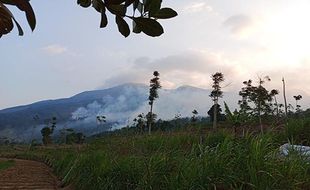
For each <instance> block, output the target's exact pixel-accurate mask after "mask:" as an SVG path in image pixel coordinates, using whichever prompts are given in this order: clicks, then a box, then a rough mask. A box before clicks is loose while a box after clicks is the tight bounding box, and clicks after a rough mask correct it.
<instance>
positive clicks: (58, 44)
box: [0, 0, 310, 109]
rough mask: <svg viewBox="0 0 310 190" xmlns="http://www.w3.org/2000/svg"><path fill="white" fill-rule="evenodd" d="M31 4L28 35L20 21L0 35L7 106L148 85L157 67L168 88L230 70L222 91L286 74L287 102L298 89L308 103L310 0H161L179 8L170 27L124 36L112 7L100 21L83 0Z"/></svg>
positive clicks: (204, 84)
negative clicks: (33, 23)
mask: <svg viewBox="0 0 310 190" xmlns="http://www.w3.org/2000/svg"><path fill="white" fill-rule="evenodd" d="M31 3H32V6H33V8H34V10H35V13H36V17H37V27H36V29H35V31H34V32H31V31H30V29H29V27H28V26H27V24H26V22H25V18H24V15H23V14H21V13H20V12H18V11H14V13H16V17H17V20H18V21H20V23H21V24H22V26H23V28H24V30H25V35H24V36H22V37H19V36H18V35H17V31H16V29H15V30H14V31H13V32H12V33H10V34H9V35H6V36H3V37H2V38H1V39H0V68H1V69H0V109H4V108H8V107H12V106H16V105H23V104H29V103H33V102H36V101H40V100H46V99H57V98H64V97H70V96H73V95H75V94H77V93H80V92H82V91H86V90H95V89H103V88H108V87H112V86H115V85H118V84H122V83H128V82H139V83H146V84H147V83H148V81H149V79H150V78H151V77H152V72H153V71H154V70H158V71H159V72H160V74H161V81H162V85H163V87H164V88H175V87H178V86H181V85H193V86H197V87H201V88H206V89H208V88H211V82H212V81H211V78H210V76H211V74H212V73H215V72H223V73H224V75H225V82H224V83H225V84H224V85H225V88H224V90H225V91H235V92H236V93H238V91H239V90H240V88H241V86H242V82H243V81H245V80H248V79H253V81H257V80H258V77H264V76H266V75H268V76H270V78H271V82H268V83H267V84H266V86H267V87H268V88H269V89H273V88H275V89H281V85H282V81H281V80H282V77H285V79H286V84H287V90H288V94H289V101H293V98H292V96H293V95H297V94H301V95H303V97H304V99H303V100H302V102H301V103H302V104H303V105H306V106H307V105H309V101H310V98H309V96H310V85H308V84H309V83H310V77H308V76H309V75H310V47H309V46H310V35H309V34H310V24H309V23H308V20H309V18H310V12H309V10H310V1H309V0H298V1H296V0H272V1H270V0H256V1H248V0H234V1H231V0H190V1H188V0H178V1H175V0H164V1H163V5H162V6H163V7H172V8H173V9H175V10H176V11H177V12H178V14H179V16H178V17H176V18H173V19H169V20H160V23H161V24H162V25H163V27H164V29H165V33H164V34H163V35H162V36H160V37H158V38H152V37H148V36H146V35H144V34H139V35H137V34H131V35H130V36H129V37H128V38H124V37H123V36H122V35H121V34H119V33H118V30H117V27H116V25H115V23H114V18H113V17H111V16H109V25H108V27H107V28H105V29H100V28H99V23H100V15H99V14H98V13H97V12H96V11H94V10H93V9H84V8H82V7H79V6H78V5H77V4H76V1H63V0H53V1H52V0H46V1H41V0H31ZM207 96H208V95H206V97H207ZM224 96H225V94H224ZM227 98H229V97H227Z"/></svg>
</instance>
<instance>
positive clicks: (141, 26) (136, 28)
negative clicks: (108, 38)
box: [77, 0, 178, 37]
mask: <svg viewBox="0 0 310 190" xmlns="http://www.w3.org/2000/svg"><path fill="white" fill-rule="evenodd" d="M77 3H78V4H79V5H80V6H82V7H84V8H88V7H90V6H92V7H93V8H94V9H95V10H96V11H97V12H98V13H99V14H100V15H101V21H100V28H105V27H106V26H107V25H108V17H107V12H109V13H110V14H112V15H113V16H114V17H115V23H116V24H117V27H118V31H119V32H120V33H121V34H122V35H123V36H124V37H128V36H129V35H130V27H129V24H128V23H127V21H126V20H125V18H127V19H130V20H132V32H133V33H137V34H138V33H141V32H143V33H145V34H146V35H148V36H152V37H156V36H160V35H162V34H163V33H164V29H163V27H162V26H161V24H160V23H159V22H158V21H157V19H170V18H173V17H175V16H177V15H178V14H177V12H176V11H174V10H173V9H171V8H167V7H164V8H162V0H142V1H141V0H77ZM129 7H132V12H130V11H128V8H129ZM130 13H131V14H130ZM136 13H137V14H136ZM129 14H130V15H129Z"/></svg>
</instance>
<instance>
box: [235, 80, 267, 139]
mask: <svg viewBox="0 0 310 190" xmlns="http://www.w3.org/2000/svg"><path fill="white" fill-rule="evenodd" d="M258 79H259V81H258V86H253V85H252V80H248V81H244V82H243V84H244V85H245V87H243V88H242V89H241V91H240V92H239V95H240V96H241V97H242V100H240V101H239V105H240V108H241V112H243V113H247V114H252V115H257V117H258V119H259V124H260V128H261V132H262V133H263V124H262V114H269V113H270V112H271V107H270V102H271V100H272V98H271V96H270V94H269V92H268V90H267V89H266V88H265V87H264V86H263V84H264V83H265V82H266V81H270V78H269V77H268V76H265V77H264V78H261V77H259V78H258ZM249 103H253V104H254V107H253V108H252V107H251V106H250V105H249Z"/></svg>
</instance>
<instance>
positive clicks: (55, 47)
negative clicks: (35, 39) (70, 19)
mask: <svg viewBox="0 0 310 190" xmlns="http://www.w3.org/2000/svg"><path fill="white" fill-rule="evenodd" d="M42 50H43V51H45V52H46V53H48V54H50V55H58V54H63V53H66V52H68V48H67V47H65V46H62V45H59V44H52V45H48V46H46V47H43V48H42Z"/></svg>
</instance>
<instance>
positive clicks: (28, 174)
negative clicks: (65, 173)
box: [0, 159, 61, 190]
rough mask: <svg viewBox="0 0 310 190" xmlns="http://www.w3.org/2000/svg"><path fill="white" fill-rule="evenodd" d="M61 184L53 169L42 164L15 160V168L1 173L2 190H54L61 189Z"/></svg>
mask: <svg viewBox="0 0 310 190" xmlns="http://www.w3.org/2000/svg"><path fill="white" fill-rule="evenodd" d="M1 160H4V159H1ZM60 184H61V183H60V181H59V180H58V179H57V178H56V177H55V176H54V175H53V174H52V171H51V169H50V168H49V167H48V166H46V165H45V164H43V163H40V162H35V161H29V160H18V159H15V165H14V166H12V167H10V168H8V169H6V170H3V171H0V190H13V189H14V190H30V189H31V190H52V189H53V190H54V189H61V188H60Z"/></svg>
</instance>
